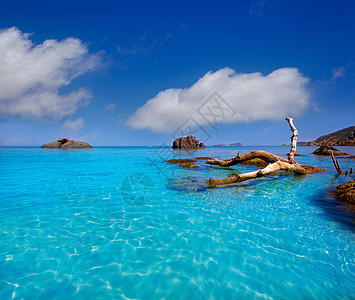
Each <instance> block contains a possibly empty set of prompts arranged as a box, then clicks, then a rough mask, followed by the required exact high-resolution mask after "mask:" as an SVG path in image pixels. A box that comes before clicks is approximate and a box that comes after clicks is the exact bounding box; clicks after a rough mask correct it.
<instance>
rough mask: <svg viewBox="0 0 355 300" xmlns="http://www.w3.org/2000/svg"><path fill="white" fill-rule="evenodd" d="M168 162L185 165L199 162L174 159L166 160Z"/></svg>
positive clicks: (189, 159) (188, 159)
mask: <svg viewBox="0 0 355 300" xmlns="http://www.w3.org/2000/svg"><path fill="white" fill-rule="evenodd" d="M166 162H168V163H171V164H183V163H188V164H191V163H194V162H197V160H196V159H191V158H173V159H169V160H166Z"/></svg>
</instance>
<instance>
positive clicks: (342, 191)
mask: <svg viewBox="0 0 355 300" xmlns="http://www.w3.org/2000/svg"><path fill="white" fill-rule="evenodd" d="M332 194H333V195H334V196H335V198H336V199H338V200H339V201H341V202H345V203H347V204H349V205H351V206H352V207H353V208H355V179H353V180H350V181H348V182H347V183H343V184H341V185H338V186H337V187H336V189H335V191H333V192H332Z"/></svg>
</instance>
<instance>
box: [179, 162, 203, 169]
mask: <svg viewBox="0 0 355 300" xmlns="http://www.w3.org/2000/svg"><path fill="white" fill-rule="evenodd" d="M179 167H182V168H186V169H199V168H200V167H199V166H196V165H194V164H191V163H182V164H179Z"/></svg>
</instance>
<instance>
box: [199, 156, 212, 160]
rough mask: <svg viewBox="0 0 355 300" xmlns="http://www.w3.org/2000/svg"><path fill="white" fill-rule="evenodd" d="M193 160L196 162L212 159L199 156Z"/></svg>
mask: <svg viewBox="0 0 355 300" xmlns="http://www.w3.org/2000/svg"><path fill="white" fill-rule="evenodd" d="M195 159H197V160H209V159H213V158H211V157H208V156H199V157H195Z"/></svg>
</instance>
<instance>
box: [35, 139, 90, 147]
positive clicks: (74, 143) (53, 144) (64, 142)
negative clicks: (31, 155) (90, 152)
mask: <svg viewBox="0 0 355 300" xmlns="http://www.w3.org/2000/svg"><path fill="white" fill-rule="evenodd" d="M41 148H42V149H92V148H94V147H93V146H91V145H89V144H88V143H85V142H79V141H73V140H69V139H68V138H62V139H59V140H56V141H54V142H51V143H49V144H44V145H42V146H41Z"/></svg>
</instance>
